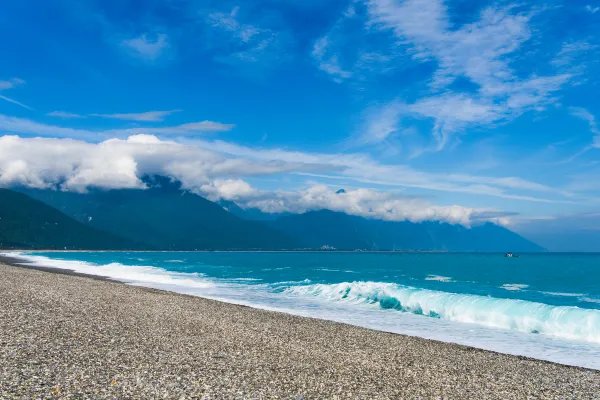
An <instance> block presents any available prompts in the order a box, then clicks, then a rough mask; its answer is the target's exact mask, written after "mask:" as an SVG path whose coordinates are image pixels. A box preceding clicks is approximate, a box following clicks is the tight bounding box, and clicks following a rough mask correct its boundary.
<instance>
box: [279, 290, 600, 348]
mask: <svg viewBox="0 0 600 400" xmlns="http://www.w3.org/2000/svg"><path fill="white" fill-rule="evenodd" d="M286 292H287V293H288V294H292V295H299V296H312V297H317V298H321V299H323V300H326V301H334V302H346V303H350V304H357V305H371V306H378V307H379V308H381V309H388V310H389V309H392V310H397V311H401V312H408V313H413V314H417V315H425V316H428V317H433V318H440V319H444V320H449V321H456V322H462V323H471V324H478V325H484V326H488V327H492V328H501V329H510V330H515V331H520V332H527V333H539V334H543V335H548V336H554V337H559V338H564V339H571V340H583V341H588V342H596V343H600V311H598V310H589V309H582V308H578V307H561V306H551V305H548V304H542V303H536V302H531V301H525V300H512V299H498V298H494V297H485V296H478V295H470V294H457V293H447V292H441V291H434V290H428V289H419V288H413V287H408V286H402V285H396V284H392V283H383V282H352V283H350V282H345V283H339V284H332V285H327V284H315V285H305V286H295V287H290V288H288V289H286Z"/></svg>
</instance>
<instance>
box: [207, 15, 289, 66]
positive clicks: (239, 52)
mask: <svg viewBox="0 0 600 400" xmlns="http://www.w3.org/2000/svg"><path fill="white" fill-rule="evenodd" d="M205 23H206V24H207V25H208V26H209V27H211V28H212V29H213V31H214V32H215V33H216V36H215V37H217V38H218V40H217V41H218V43H216V44H215V49H216V52H217V56H216V58H215V59H216V61H218V62H222V63H226V64H237V63H242V64H245V65H248V64H261V65H264V66H269V65H270V66H272V65H276V64H278V63H279V62H280V61H282V60H283V59H285V57H286V53H285V51H284V49H283V48H282V42H283V40H284V39H283V37H282V36H285V35H282V33H281V32H278V31H275V30H273V29H271V28H269V27H267V26H263V25H262V24H261V22H260V21H252V22H246V21H245V19H244V15H243V13H242V9H241V8H240V7H239V6H236V7H234V8H233V9H232V10H231V11H228V12H211V13H209V14H208V16H207V17H206V19H205Z"/></svg>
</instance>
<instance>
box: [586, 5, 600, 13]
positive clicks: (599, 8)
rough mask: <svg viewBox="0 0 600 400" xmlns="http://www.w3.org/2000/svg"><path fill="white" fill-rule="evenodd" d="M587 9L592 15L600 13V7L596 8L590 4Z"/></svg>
mask: <svg viewBox="0 0 600 400" xmlns="http://www.w3.org/2000/svg"><path fill="white" fill-rule="evenodd" d="M585 9H586V10H587V11H588V12H591V13H592V14H596V13H597V12H598V11H600V7H594V6H592V5H590V4H588V5H587V6H585Z"/></svg>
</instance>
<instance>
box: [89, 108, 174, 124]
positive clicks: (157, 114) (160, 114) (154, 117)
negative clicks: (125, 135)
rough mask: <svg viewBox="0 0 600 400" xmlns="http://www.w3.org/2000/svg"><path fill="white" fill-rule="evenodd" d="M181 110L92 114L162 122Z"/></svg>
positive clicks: (127, 119) (129, 119) (126, 119)
mask: <svg viewBox="0 0 600 400" xmlns="http://www.w3.org/2000/svg"><path fill="white" fill-rule="evenodd" d="M180 111H181V110H170V111H147V112H143V113H129V114H90V115H92V116H94V117H102V118H112V119H121V120H125V121H143V122H160V121H163V120H164V119H165V117H168V116H169V115H171V114H174V113H177V112H180Z"/></svg>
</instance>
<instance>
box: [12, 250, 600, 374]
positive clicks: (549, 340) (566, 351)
mask: <svg viewBox="0 0 600 400" xmlns="http://www.w3.org/2000/svg"><path fill="white" fill-rule="evenodd" d="M0 254H2V253H0ZM2 255H5V256H9V257H19V258H21V259H24V261H30V262H34V263H35V265H38V266H45V267H54V268H60V269H67V270H74V271H76V272H81V273H87V274H93V275H100V276H105V277H107V278H112V279H115V280H120V281H123V282H126V283H130V284H135V285H141V286H146V287H152V288H156V289H164V290H171V291H173V292H177V293H183V294H189V295H195V296H200V297H204V298H209V299H214V300H220V301H224V302H228V303H231V304H240V305H245V306H250V307H254V308H260V309H264V310H270V311H278V312H284V313H288V314H293V315H298V316H304V317H313V318H320V319H325V320H330V321H337V322H343V323H348V324H352V325H357V326H362V327H365V328H371V329H377V330H380V331H386V332H392V333H400V334H405V335H410V336H419V337H422V338H425V339H433V340H439V341H443V342H449V343H458V344H462V345H467V346H474V347H478V348H481V349H486V350H491V351H497V352H501V353H506V354H513V355H521V356H527V357H532V358H537V359H541V360H547V361H552V362H558V363H562V364H567V365H575V366H581V367H586V368H593V369H597V370H600V345H599V344H595V343H593V342H585V341H573V340H565V339H561V338H558V337H555V336H549V335H533V334H530V333H523V332H519V331H516V330H506V329H490V328H489V327H487V326H485V325H477V324H472V323H468V322H459V321H452V320H445V319H438V318H429V317H424V316H422V315H415V314H412V313H411V312H398V310H396V309H383V308H382V307H381V306H379V303H376V302H374V301H373V300H372V299H371V300H369V301H364V299H363V301H362V302H361V301H358V300H357V299H343V300H341V299H340V298H339V296H338V297H337V299H336V298H335V297H333V298H328V297H327V296H315V295H314V293H308V292H305V293H303V294H299V293H290V289H291V288H289V289H288V290H286V291H284V292H281V289H283V288H286V287H289V286H290V285H298V284H304V285H303V286H301V287H304V288H306V287H308V286H313V287H314V286H317V285H307V284H308V283H310V280H308V279H306V280H304V281H290V282H279V283H277V284H272V285H269V284H243V283H233V282H231V281H226V280H216V279H212V280H209V279H207V277H205V276H203V275H202V274H188V273H177V272H171V271H166V270H164V269H161V268H155V267H146V266H124V265H121V264H117V263H113V264H108V265H105V266H102V265H95V264H92V263H85V262H80V261H68V260H56V259H51V258H46V257H34V256H31V255H29V254H27V253H23V254H15V253H4V254H2ZM57 256H58V255H57ZM390 285H391V284H390ZM324 286H328V285H324ZM329 286H331V285H329ZM430 292H432V291H430ZM437 293H441V294H443V292H437ZM446 294H447V295H451V294H450V293H446ZM457 296H460V295H457ZM431 298H432V299H433V298H435V295H434V296H432V297H431ZM484 299H486V298H485V297H484ZM332 300H333V301H332ZM440 300H442V299H440ZM492 300H494V299H492ZM495 300H498V299H495ZM592 300H594V299H592ZM526 303H527V302H526ZM533 304H536V303H533ZM542 306H544V305H542ZM563 308H569V307H563ZM588 311H591V312H597V311H595V310H588ZM484 314H485V313H484ZM574 322H581V320H577V321H574Z"/></svg>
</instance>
